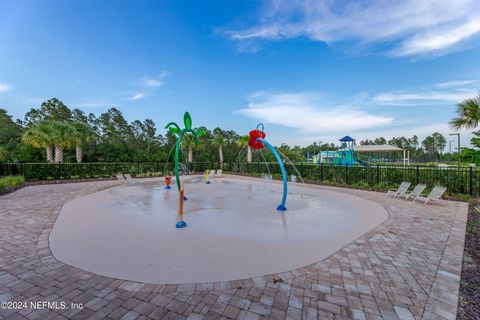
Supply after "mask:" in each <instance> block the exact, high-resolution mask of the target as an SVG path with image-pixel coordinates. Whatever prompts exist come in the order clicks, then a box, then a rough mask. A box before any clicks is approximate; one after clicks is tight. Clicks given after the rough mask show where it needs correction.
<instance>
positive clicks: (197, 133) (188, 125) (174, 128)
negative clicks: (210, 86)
mask: <svg viewBox="0 0 480 320" xmlns="http://www.w3.org/2000/svg"><path fill="white" fill-rule="evenodd" d="M183 123H184V125H185V128H184V129H180V126H179V125H178V124H176V123H175V122H170V123H168V124H167V125H166V126H165V129H168V130H169V131H170V132H171V133H172V134H177V135H178V138H177V142H176V143H175V166H174V172H175V179H176V184H177V188H178V192H179V197H180V200H179V201H180V205H179V220H178V221H177V223H176V225H175V226H176V228H185V227H186V226H187V224H186V223H185V221H184V220H183V202H184V201H185V200H187V197H186V196H185V193H184V192H185V190H184V187H183V184H182V183H181V181H180V175H179V174H178V167H179V161H178V159H179V156H180V144H181V143H182V139H183V137H184V136H185V135H186V134H188V133H191V134H193V136H194V138H195V141H196V143H198V137H201V136H202V135H203V134H204V132H203V130H202V129H201V128H199V129H198V128H195V129H192V117H190V114H189V113H188V112H185V114H184V115H183ZM165 182H167V181H166V180H165ZM169 184H170V183H168V184H167V186H168V187H169ZM165 189H168V188H165Z"/></svg>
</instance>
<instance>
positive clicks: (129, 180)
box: [124, 173, 136, 185]
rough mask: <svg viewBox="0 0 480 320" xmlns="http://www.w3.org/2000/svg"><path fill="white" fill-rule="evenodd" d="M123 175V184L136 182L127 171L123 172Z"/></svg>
mask: <svg viewBox="0 0 480 320" xmlns="http://www.w3.org/2000/svg"><path fill="white" fill-rule="evenodd" d="M124 176H125V184H127V185H132V184H135V183H136V182H135V180H134V179H133V178H132V176H131V175H129V174H128V173H125V174H124Z"/></svg>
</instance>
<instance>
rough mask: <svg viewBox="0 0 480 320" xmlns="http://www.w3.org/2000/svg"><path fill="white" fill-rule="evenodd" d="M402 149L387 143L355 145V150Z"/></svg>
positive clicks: (383, 150)
mask: <svg viewBox="0 0 480 320" xmlns="http://www.w3.org/2000/svg"><path fill="white" fill-rule="evenodd" d="M403 150H404V149H402V148H398V147H395V146H391V145H389V144H377V145H359V146H355V152H385V151H403Z"/></svg>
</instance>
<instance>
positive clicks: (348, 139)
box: [338, 136, 355, 142]
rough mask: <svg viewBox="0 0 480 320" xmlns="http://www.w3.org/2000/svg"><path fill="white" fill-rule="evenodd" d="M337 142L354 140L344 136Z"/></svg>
mask: <svg viewBox="0 0 480 320" xmlns="http://www.w3.org/2000/svg"><path fill="white" fill-rule="evenodd" d="M338 141H342V142H347V141H355V139H353V138H352V137H349V136H345V137H343V138H342V139H340V140H338Z"/></svg>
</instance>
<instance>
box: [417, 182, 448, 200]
mask: <svg viewBox="0 0 480 320" xmlns="http://www.w3.org/2000/svg"><path fill="white" fill-rule="evenodd" d="M445 191H447V188H445V187H439V186H437V187H435V188H433V190H432V191H431V192H430V193H429V194H428V196H426V197H422V196H421V195H418V196H416V197H415V199H413V202H415V201H416V200H419V201H423V204H427V203H428V202H432V201H438V200H440V198H441V197H442V195H443V194H444V193H445Z"/></svg>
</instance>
